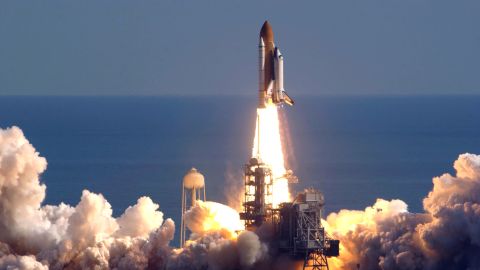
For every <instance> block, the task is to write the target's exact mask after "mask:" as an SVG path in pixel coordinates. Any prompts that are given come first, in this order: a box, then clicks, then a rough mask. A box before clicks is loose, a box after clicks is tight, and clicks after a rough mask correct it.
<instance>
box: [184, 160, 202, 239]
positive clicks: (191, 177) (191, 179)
mask: <svg viewBox="0 0 480 270" xmlns="http://www.w3.org/2000/svg"><path fill="white" fill-rule="evenodd" d="M197 200H201V201H205V200H206V197H205V178H204V177H203V175H202V174H201V173H199V172H198V171H197V169H195V168H192V169H190V171H188V172H187V174H186V175H185V176H184V177H183V185H182V225H181V228H180V247H183V245H184V244H185V239H186V234H187V232H186V225H185V221H184V216H185V212H187V211H188V209H190V208H191V207H192V206H194V205H195V202H196V201H197Z"/></svg>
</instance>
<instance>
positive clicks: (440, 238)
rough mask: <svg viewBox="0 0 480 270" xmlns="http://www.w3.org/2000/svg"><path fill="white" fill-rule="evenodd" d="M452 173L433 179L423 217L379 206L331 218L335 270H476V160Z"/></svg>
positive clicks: (479, 210)
mask: <svg viewBox="0 0 480 270" xmlns="http://www.w3.org/2000/svg"><path fill="white" fill-rule="evenodd" d="M454 168H455V170H456V175H455V176H453V175H450V174H444V175H442V176H439V177H435V178H434V179H433V190H432V191H431V192H430V193H429V194H428V196H427V197H426V198H425V199H424V200H423V206H424V210H425V213H409V212H408V211H407V205H406V204H405V203H404V202H402V201H400V200H392V201H385V200H377V202H376V203H375V204H374V205H373V206H372V207H367V208H366V209H365V211H348V210H342V211H340V212H339V213H334V214H330V215H329V216H328V217H327V220H326V222H327V229H328V231H329V232H330V233H331V234H332V235H333V236H334V237H336V238H338V239H340V241H341V245H342V248H341V251H340V257H339V258H338V259H334V260H331V262H332V264H333V265H334V266H335V267H334V269H354V268H355V267H356V264H357V263H358V264H360V266H361V269H480V258H479V256H477V255H476V254H480V253H479V252H480V156H478V155H474V154H463V155H460V156H459V158H458V159H457V160H456V161H455V163H454Z"/></svg>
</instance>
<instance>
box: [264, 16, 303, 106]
mask: <svg viewBox="0 0 480 270" xmlns="http://www.w3.org/2000/svg"><path fill="white" fill-rule="evenodd" d="M259 39H260V40H259V45H258V48H259V50H258V74H259V78H258V81H259V92H258V107H259V108H265V106H266V105H267V104H271V103H273V104H283V103H286V104H288V105H290V106H291V105H293V103H294V102H293V100H292V99H291V98H290V97H289V96H288V95H287V93H286V92H285V89H284V88H283V56H282V54H281V53H280V50H279V49H278V47H275V43H274V42H273V31H272V27H271V26H270V24H269V23H268V21H265V23H264V24H263V26H262V29H261V30H260V38H259Z"/></svg>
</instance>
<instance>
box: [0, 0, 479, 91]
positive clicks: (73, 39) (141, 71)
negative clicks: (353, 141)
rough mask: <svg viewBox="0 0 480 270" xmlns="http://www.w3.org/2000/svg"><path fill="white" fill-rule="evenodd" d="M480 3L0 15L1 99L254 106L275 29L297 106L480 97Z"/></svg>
mask: <svg viewBox="0 0 480 270" xmlns="http://www.w3.org/2000/svg"><path fill="white" fill-rule="evenodd" d="M478 14H480V2H479V1H444V0H432V1H420V0H402V1H384V0H383V1H380V0H379V1H370V0H367V1H358V0H356V1H318V0H317V1H181V0H174V1H160V0H156V1H149V0H142V1H133V0H129V1H125V0H106V1H103V0H95V1H93V0H82V1H65V0H58V1H50V0H45V1H38V0H26V1H18V0H6V1H2V3H1V6H0V41H1V42H0V94H4V95H234V94H242V95H243V94H244V95H250V94H251V92H252V91H253V92H254V91H256V89H257V66H256V65H257V42H258V31H259V29H260V27H261V25H262V23H263V21H264V20H266V19H268V20H269V21H270V22H271V24H272V26H273V30H274V32H275V38H276V45H277V46H279V47H280V48H281V50H282V53H283V54H284V57H285V87H286V90H287V91H288V92H289V93H290V94H291V95H292V96H296V95H323V94H326V95H352V94H353V95H367V94H382V95H399V94H421V95H423V94H480V76H479V71H480V53H479V49H480V30H479V28H478V27H479V26H480V16H479V15H478Z"/></svg>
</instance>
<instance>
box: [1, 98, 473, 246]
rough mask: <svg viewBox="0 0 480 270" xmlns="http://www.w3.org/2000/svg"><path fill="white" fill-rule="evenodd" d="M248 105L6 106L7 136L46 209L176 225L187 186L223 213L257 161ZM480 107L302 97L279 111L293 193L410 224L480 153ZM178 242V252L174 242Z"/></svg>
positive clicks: (86, 101)
mask: <svg viewBox="0 0 480 270" xmlns="http://www.w3.org/2000/svg"><path fill="white" fill-rule="evenodd" d="M255 106H256V99H255V97H254V96H252V97H231V96H224V97H208V96H205V97H1V98H0V126H1V127H2V128H6V127H9V126H12V125H16V126H19V127H20V128H21V129H22V130H23V131H24V133H25V135H26V137H27V138H28V139H29V140H30V142H31V143H32V144H33V145H34V146H35V148H36V149H37V151H39V152H40V154H41V156H44V157H46V158H47V161H48V168H47V170H46V172H45V173H44V174H43V175H42V176H41V181H42V182H44V183H46V185H47V197H46V200H45V204H58V203H60V202H65V203H68V204H72V205H75V204H76V203H78V201H79V199H80V196H81V192H82V190H83V189H88V190H91V191H93V192H96V193H102V194H103V195H104V196H105V197H106V199H107V200H108V201H109V202H110V203H111V205H112V208H113V211H114V215H116V216H118V215H120V214H121V213H122V212H123V211H124V209H125V208H126V207H128V206H129V205H133V204H135V203H136V200H137V198H139V197H140V196H149V197H151V198H152V199H153V201H155V202H156V203H158V204H159V205H160V210H161V211H162V212H163V213H164V214H165V217H166V218H167V217H171V218H173V219H174V220H175V221H176V222H177V225H179V223H180V206H181V200H180V198H181V183H182V177H183V175H184V174H185V173H186V172H187V171H188V170H189V169H190V168H191V167H195V168H197V169H198V170H199V171H201V172H202V173H203V174H204V175H205V178H206V189H207V199H208V200H214V201H219V202H222V203H225V202H227V198H228V197H229V196H228V193H229V191H231V186H232V183H237V184H238V183H242V181H243V179H242V178H241V172H242V166H243V164H244V163H246V162H247V161H248V158H249V156H250V154H251V147H252V139H253V135H254V134H253V133H254V125H255V115H256V112H255ZM479 108H480V96H420V97H419V96H394V97H385V96H383V97H381V96H358V97H354V96H345V97H333V96H328V97H299V98H297V99H296V105H295V106H294V107H286V108H283V109H282V110H281V116H282V123H283V124H282V130H283V135H284V140H285V143H286V145H285V149H286V150H285V151H286V153H287V154H288V159H287V164H288V166H289V168H291V169H292V170H293V171H294V173H295V174H296V175H297V176H298V177H299V183H298V184H294V185H293V186H292V190H297V191H300V190H303V189H304V188H307V187H315V188H318V189H320V190H321V191H322V192H323V194H324V196H325V201H326V205H325V214H328V213H330V212H334V211H339V210H340V209H344V208H347V209H364V208H365V207H367V206H369V205H372V204H373V203H374V202H375V200H376V199H377V198H384V199H401V200H403V201H405V202H406V203H407V204H408V205H409V210H410V211H412V212H419V211H422V209H423V208H422V199H423V197H425V196H426V195H427V194H428V192H429V190H430V189H431V188H432V177H434V176H439V175H442V174H443V173H446V172H448V173H454V169H453V167H452V165H453V161H454V160H455V159H456V158H457V156H458V155H459V154H461V153H464V152H471V153H477V154H479V153H480V125H479V124H480V113H479ZM175 241H176V242H177V241H178V239H177V240H175Z"/></svg>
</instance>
